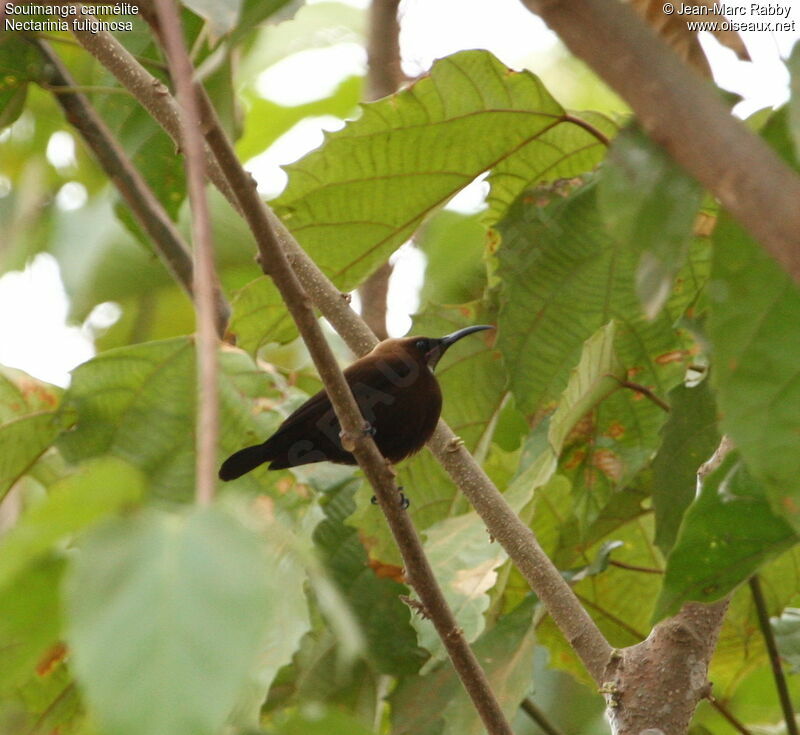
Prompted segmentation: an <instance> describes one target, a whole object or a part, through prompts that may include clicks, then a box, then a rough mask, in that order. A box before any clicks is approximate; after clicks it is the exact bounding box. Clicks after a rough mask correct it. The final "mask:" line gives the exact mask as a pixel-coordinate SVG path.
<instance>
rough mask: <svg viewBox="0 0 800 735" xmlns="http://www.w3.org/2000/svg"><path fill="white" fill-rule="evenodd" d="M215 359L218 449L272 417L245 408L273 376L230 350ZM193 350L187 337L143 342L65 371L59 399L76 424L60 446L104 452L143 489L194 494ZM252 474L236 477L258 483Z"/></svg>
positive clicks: (251, 436) (68, 452)
mask: <svg viewBox="0 0 800 735" xmlns="http://www.w3.org/2000/svg"><path fill="white" fill-rule="evenodd" d="M219 359H220V379H219V392H220V408H221V415H220V419H221V424H220V443H221V447H220V454H221V455H223V454H230V453H232V452H234V451H236V450H237V449H241V448H242V446H245V445H246V444H247V443H248V442H250V443H255V441H256V440H263V437H264V436H268V435H269V433H270V432H271V431H272V430H274V428H275V427H276V425H277V424H278V422H279V419H280V417H279V416H278V415H277V414H276V413H275V412H266V411H262V412H260V413H258V414H257V415H254V414H253V406H254V401H255V400H257V399H259V398H261V399H269V397H270V396H272V397H277V395H278V394H277V393H275V392H273V391H274V387H275V386H274V377H273V378H272V379H271V378H270V377H269V376H268V375H267V374H266V373H263V372H261V371H259V370H258V369H257V368H256V366H255V365H254V364H253V362H252V360H251V359H250V358H249V357H248V356H247V355H245V354H244V353H243V352H240V351H238V350H222V351H220V353H219ZM195 385H196V382H195V351H194V341H193V340H192V339H190V338H177V339H170V340H163V341H159V342H146V343H144V344H140V345H133V346H131V347H121V348H118V349H115V350H109V351H108V352H104V353H102V354H101V355H99V356H97V357H95V358H94V359H93V360H90V361H89V362H86V363H84V364H83V365H80V366H79V367H78V368H76V369H75V370H74V371H73V379H72V385H71V386H70V388H69V390H68V391H67V394H66V396H65V404H67V405H69V406H72V407H74V409H75V411H76V413H77V426H76V428H75V430H74V431H72V432H70V433H69V434H65V435H63V436H62V438H61V441H60V444H59V446H60V448H61V450H62V451H63V452H64V454H65V456H66V457H67V459H69V460H70V461H72V462H77V461H80V460H83V459H87V458H89V457H95V456H98V455H101V454H107V453H111V454H113V455H115V456H117V457H120V458H122V459H124V460H125V461H127V462H130V463H131V464H133V465H134V466H136V467H138V468H139V469H140V470H142V471H143V472H144V473H145V474H146V475H147V476H148V479H149V481H150V491H151V492H152V493H153V494H155V495H157V496H161V497H167V498H172V499H187V498H190V497H192V495H193V493H194V428H193V427H194V420H195V419H194V417H195V410H196V401H197V396H196V392H195ZM259 477H260V473H251V474H250V475H247V476H246V477H245V478H242V480H241V481H239V484H240V486H241V487H250V488H251V489H258V488H261V484H260V481H259V479H258V478H259Z"/></svg>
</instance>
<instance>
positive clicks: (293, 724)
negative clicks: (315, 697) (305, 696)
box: [266, 702, 374, 735]
mask: <svg viewBox="0 0 800 735" xmlns="http://www.w3.org/2000/svg"><path fill="white" fill-rule="evenodd" d="M266 733H267V735H374V731H373V730H370V729H369V728H367V727H365V726H364V725H363V724H362V723H361V722H359V721H358V720H357V719H356V718H355V717H352V716H350V715H348V714H346V713H345V712H340V711H338V710H336V709H333V708H327V707H325V706H324V705H321V704H319V703H317V702H314V703H313V704H308V705H307V706H304V707H300V711H299V712H295V713H293V714H291V715H289V716H287V717H284V718H281V720H280V722H279V725H278V726H277V727H275V728H272V727H270V728H268V729H267V731H266Z"/></svg>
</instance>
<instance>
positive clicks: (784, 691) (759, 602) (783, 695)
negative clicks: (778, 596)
mask: <svg viewBox="0 0 800 735" xmlns="http://www.w3.org/2000/svg"><path fill="white" fill-rule="evenodd" d="M748 584H749V585H750V594H751V595H752V596H753V604H754V605H755V607H756V615H757V617H758V626H759V628H760V629H761V635H762V636H763V638H764V645H765V646H766V647H767V653H768V654H769V663H770V666H771V667H772V676H773V678H774V679H775V688H776V689H777V690H778V699H779V700H780V703H781V710H783V721H784V722H785V723H786V732H787V733H788V735H798V733H797V719H796V718H795V714H794V707H793V706H792V698H791V697H790V696H789V687H788V686H787V684H786V676H784V673H783V666H782V665H781V655H780V653H778V645H777V643H776V642H775V634H774V633H773V631H772V626H771V625H770V622H769V613H768V612H767V603H766V600H765V599H764V592H763V590H762V589H761V580H760V579H759V578H758V575H757V574H754V575H753V576H752V577H750V579H749V580H748Z"/></svg>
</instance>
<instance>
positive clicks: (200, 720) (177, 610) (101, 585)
mask: <svg viewBox="0 0 800 735" xmlns="http://www.w3.org/2000/svg"><path fill="white" fill-rule="evenodd" d="M268 564H269V558H268V556H267V554H266V553H265V549H264V548H263V546H262V545H261V543H260V542H259V539H258V537H257V535H256V534H255V533H254V532H252V531H250V530H247V529H245V528H243V527H242V526H241V525H240V524H239V523H238V522H236V521H235V520H234V519H233V518H232V517H231V516H229V515H227V514H226V513H223V512H221V511H219V510H214V509H198V510H194V511H193V512H192V513H190V514H188V515H187V516H185V517H179V516H170V515H166V514H156V513H148V514H144V515H140V516H136V517H131V518H128V519H124V520H117V521H114V522H112V523H109V524H107V525H106V526H104V527H103V528H101V529H98V530H97V531H96V532H94V533H93V534H92V535H91V537H90V538H89V539H87V541H86V542H85V543H84V544H82V546H81V549H80V552H79V555H78V556H77V558H76V559H75V560H74V561H73V564H72V569H71V572H70V574H69V577H68V579H67V584H66V611H67V630H68V640H69V643H70V646H71V648H72V661H73V664H74V669H75V672H76V675H77V676H78V678H79V680H80V681H81V683H82V685H83V687H84V690H85V692H86V695H87V698H88V701H89V704H90V706H91V709H92V711H93V712H94V713H95V715H96V716H97V719H98V721H99V722H100V723H101V725H102V726H103V728H104V731H105V732H108V733H111V734H113V735H144V734H145V733H147V734H148V735H182V734H184V733H185V735H190V734H191V735H203V734H204V733H207V734H208V735H213V734H214V733H217V732H218V731H219V728H220V727H221V726H222V724H223V723H224V721H225V718H226V717H227V716H228V715H229V713H230V711H231V710H232V708H233V706H234V704H235V703H236V700H237V698H238V697H239V696H240V695H241V693H242V689H243V687H244V686H245V683H246V680H247V676H248V674H249V672H250V671H251V670H252V668H253V666H254V665H255V663H256V658H257V655H258V652H259V648H260V645H261V643H262V641H263V639H264V635H265V632H266V630H267V629H269V628H270V627H271V626H273V625H278V620H277V619H275V616H274V609H275V602H274V598H273V597H272V595H275V594H279V593H278V588H277V587H276V586H275V583H274V581H275V577H274V576H273V577H270V575H268V574H267V570H268V569H269V566H268ZM271 580H273V581H272V582H271ZM120 631H123V632H124V635H121V634H120ZM133 672H135V675H134V674H133Z"/></svg>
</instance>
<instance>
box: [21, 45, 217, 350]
mask: <svg viewBox="0 0 800 735" xmlns="http://www.w3.org/2000/svg"><path fill="white" fill-rule="evenodd" d="M33 43H34V45H35V46H36V48H37V49H38V50H39V52H40V53H41V54H42V56H43V57H44V58H45V59H46V60H47V62H48V76H49V83H48V85H47V86H48V87H49V88H50V90H51V91H53V92H54V93H55V94H54V95H53V98H54V99H55V101H56V102H57V103H58V104H59V105H60V106H61V108H62V109H63V110H64V115H65V116H66V118H67V120H69V122H70V124H71V125H72V126H73V128H74V129H75V130H76V131H77V132H78V133H79V134H80V136H81V138H83V140H84V142H85V143H86V145H87V146H88V147H89V149H90V150H91V152H92V153H93V154H94V157H95V159H96V160H97V162H98V163H99V164H100V166H101V168H102V169H103V170H104V171H105V172H106V174H107V176H108V177H109V179H110V180H111V181H112V182H114V184H115V186H116V188H117V190H118V191H119V193H120V195H121V196H122V198H123V199H124V200H125V202H126V203H127V205H128V206H129V207H130V209H131V212H132V213H133V216H134V217H135V218H136V221H137V222H138V223H139V224H140V225H141V226H142V229H143V230H144V231H145V232H146V233H147V234H148V235H149V237H150V239H151V241H152V243H153V248H154V249H155V251H156V253H157V254H158V255H159V257H160V258H161V260H162V261H163V262H164V264H165V265H166V266H167V268H168V269H169V271H170V272H171V273H172V275H173V277H174V278H175V280H176V281H177V282H178V284H180V285H181V286H182V287H183V288H184V290H185V291H186V292H187V293H188V294H189V295H190V296H191V295H192V292H193V285H192V279H193V275H192V274H193V270H194V269H193V265H192V255H191V251H190V250H189V247H188V245H187V244H186V243H185V242H184V240H183V236H182V235H181V233H180V232H179V231H178V228H177V227H176V226H175V223H174V222H173V221H172V220H171V219H170V218H169V215H168V214H167V212H166V210H165V209H164V207H163V206H162V205H161V202H159V201H158V199H157V198H156V197H155V195H154V194H153V192H152V190H151V189H150V187H149V186H148V185H147V182H146V181H145V180H144V179H143V178H142V175H141V174H140V173H139V171H138V170H137V169H136V167H135V166H134V165H133V163H132V162H131V160H130V158H128V155H127V154H126V153H125V151H124V150H123V149H122V146H120V144H119V143H118V142H117V140H116V138H114V136H113V135H112V134H111V131H110V130H109V129H108V127H107V126H106V124H105V123H104V122H103V120H102V119H101V118H100V116H99V115H98V114H97V112H95V110H94V108H93V107H92V105H91V103H90V102H89V100H88V99H86V97H84V96H83V95H82V94H79V93H77V92H75V91H67V90H68V89H74V88H75V87H76V86H77V85H75V83H74V81H73V79H72V78H71V77H70V74H69V72H68V71H67V69H66V67H65V66H64V65H63V64H62V62H61V60H60V59H59V57H58V56H57V55H56V54H55V53H53V51H52V49H50V47H49V46H48V45H47V44H46V43H45V42H44V41H41V40H36V41H33ZM126 94H127V92H126ZM214 305H215V306H214V311H215V315H214V321H215V324H216V329H217V332H218V333H219V334H220V335H222V333H223V332H224V330H225V325H226V324H227V322H228V318H229V316H230V306H229V305H228V303H227V301H226V300H225V296H224V295H223V294H222V291H221V290H220V289H216V291H215V295H214Z"/></svg>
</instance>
